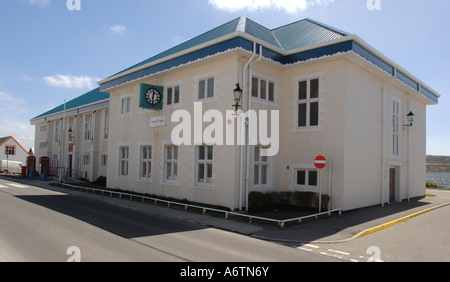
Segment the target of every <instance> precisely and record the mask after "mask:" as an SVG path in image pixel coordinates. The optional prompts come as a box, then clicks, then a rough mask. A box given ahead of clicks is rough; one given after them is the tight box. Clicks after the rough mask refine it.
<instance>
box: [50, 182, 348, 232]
mask: <svg viewBox="0 0 450 282" xmlns="http://www.w3.org/2000/svg"><path fill="white" fill-rule="evenodd" d="M51 183H52V182H51ZM53 183H55V184H59V185H63V186H67V187H70V188H73V189H79V190H84V191H86V192H87V191H92V192H97V193H101V195H102V196H103V195H105V194H109V196H110V197H113V195H117V196H118V197H119V198H120V199H121V198H122V197H123V196H125V197H129V200H133V199H141V201H142V202H144V201H145V200H148V201H153V202H154V203H155V205H156V204H158V203H164V204H166V205H167V207H170V206H181V207H184V210H185V211H187V209H188V208H194V209H198V210H201V211H202V212H203V214H206V212H207V211H211V212H217V213H222V214H224V217H225V218H226V219H228V217H229V216H230V215H232V216H237V217H243V218H247V219H248V222H249V223H252V220H254V219H256V220H261V221H268V222H274V223H277V224H278V226H279V227H280V228H283V227H284V226H285V224H286V223H288V222H299V223H301V222H303V221H304V220H306V219H310V218H315V219H316V220H318V219H319V217H320V216H322V215H328V216H331V215H332V214H333V213H338V214H339V215H342V209H334V210H330V211H326V212H322V213H317V214H312V215H307V216H302V217H297V218H292V219H284V220H280V219H273V218H266V217H260V216H254V215H249V214H243V213H238V212H231V211H225V210H220V209H214V208H208V207H202V206H197V205H192V204H186V203H180V202H174V201H168V200H162V199H157V198H152V197H147V196H143V195H136V194H130V193H125V192H118V191H111V190H104V189H97V188H89V187H83V186H76V185H70V184H65V183H59V182H53Z"/></svg>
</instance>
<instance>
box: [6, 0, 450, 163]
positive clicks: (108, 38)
mask: <svg viewBox="0 0 450 282" xmlns="http://www.w3.org/2000/svg"><path fill="white" fill-rule="evenodd" d="M79 1H80V3H81V10H79V11H77V10H73V11H71V10H69V9H68V8H67V5H66V4H67V3H66V2H67V1H66V0H1V1H0V103H1V105H2V106H1V107H0V116H1V117H2V118H1V120H0V137H1V136H9V135H13V136H14V137H15V138H16V139H17V140H18V141H19V142H20V143H22V145H23V146H24V147H25V148H27V149H28V148H30V147H34V141H33V138H34V126H31V125H30V124H29V120H30V119H31V118H33V117H35V116H37V115H39V114H41V113H43V112H45V111H46V110H48V109H50V108H53V107H55V106H58V105H60V104H62V103H63V102H64V99H67V100H71V99H73V98H75V97H77V96H79V95H81V94H84V93H86V92H87V91H89V90H90V89H93V88H95V87H97V85H96V82H97V81H98V80H100V79H104V78H106V77H108V76H110V75H112V74H114V73H117V72H119V71H121V70H123V69H125V68H127V67H129V66H131V65H133V64H135V63H138V62H140V61H143V60H145V59H147V58H150V57H152V56H153V55H156V54H158V53H160V52H162V51H165V50H167V49H169V48H171V47H173V46H175V45H177V44H179V43H181V42H183V41H185V40H187V39H190V38H192V37H195V36H197V35H200V34H202V33H204V32H206V31H208V30H210V29H212V28H215V27H217V26H219V25H222V24H224V23H226V22H228V21H230V20H233V19H235V18H237V17H240V16H247V17H249V18H250V19H252V20H254V21H256V22H258V23H260V24H262V25H264V26H266V27H267V28H270V29H272V28H276V27H279V26H282V25H285V24H289V23H291V22H294V21H298V20H300V19H303V18H312V19H314V20H317V21H320V22H323V23H326V24H328V25H331V26H333V27H336V28H339V29H342V30H344V31H347V32H349V33H353V34H357V35H358V36H359V37H361V38H362V39H363V40H365V41H366V42H368V43H369V44H370V45H372V46H373V47H375V48H376V49H377V50H379V51H380V52H381V53H383V54H384V55H386V56H387V57H389V58H390V59H392V60H393V61H394V62H396V63H397V64H399V65H400V66H402V67H403V68H405V69H406V70H408V71H409V72H410V73H411V74H413V75H414V76H416V77H417V78H419V79H420V80H422V81H423V82H425V83H426V84H427V85H428V86H430V87H431V88H433V89H434V90H436V91H437V92H438V93H440V94H441V95H442V97H441V99H440V101H439V102H440V103H439V105H438V106H431V107H428V111H427V153H428V154H434V155H450V145H449V141H450V130H449V129H450V127H449V121H450V118H449V114H448V113H449V112H450V101H449V97H450V93H448V91H447V88H446V87H445V85H447V84H448V79H449V78H450V55H449V51H448V50H449V49H450V39H449V36H448V35H449V34H448V30H449V28H450V17H448V15H447V13H448V11H450V1H448V0H433V1H425V0H409V1H407V0H379V3H380V4H381V10H370V9H368V7H367V0H279V1H277V0H237V1H236V0H165V1H153V0H79ZM373 3H375V1H374V2H373Z"/></svg>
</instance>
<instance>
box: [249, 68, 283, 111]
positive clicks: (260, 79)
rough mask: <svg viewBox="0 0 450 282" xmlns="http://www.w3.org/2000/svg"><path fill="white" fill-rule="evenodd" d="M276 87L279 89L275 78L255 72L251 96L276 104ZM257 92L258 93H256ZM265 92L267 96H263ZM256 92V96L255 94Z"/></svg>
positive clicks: (260, 100) (256, 99)
mask: <svg viewBox="0 0 450 282" xmlns="http://www.w3.org/2000/svg"><path fill="white" fill-rule="evenodd" d="M255 81H256V87H255ZM263 82H265V85H264V89H265V90H264V91H263V86H262V85H263ZM271 85H272V86H273V87H272V88H273V89H272V91H273V93H272V95H273V100H270V96H271V95H270V94H271V93H270V92H271V87H270V86H271ZM276 89H277V81H276V80H275V79H272V78H269V77H267V76H264V75H260V74H254V75H253V76H252V89H251V94H250V95H251V98H252V99H253V100H255V101H257V102H262V103H267V104H269V105H276V100H277V95H276ZM255 92H256V93H255ZM263 93H265V97H262V94H263ZM255 94H256V96H255Z"/></svg>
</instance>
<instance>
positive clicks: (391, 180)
mask: <svg viewBox="0 0 450 282" xmlns="http://www.w3.org/2000/svg"><path fill="white" fill-rule="evenodd" d="M393 202H395V168H390V169H389V203H393Z"/></svg>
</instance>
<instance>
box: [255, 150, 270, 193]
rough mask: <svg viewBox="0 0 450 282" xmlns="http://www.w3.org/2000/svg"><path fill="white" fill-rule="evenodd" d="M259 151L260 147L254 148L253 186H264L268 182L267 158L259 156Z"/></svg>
mask: <svg viewBox="0 0 450 282" xmlns="http://www.w3.org/2000/svg"><path fill="white" fill-rule="evenodd" d="M261 149H262V147H261V146H256V147H255V155H254V159H253V163H254V167H253V184H255V185H265V184H268V182H269V180H268V177H269V175H268V173H269V158H268V157H267V156H262V155H261V151H262V150H261Z"/></svg>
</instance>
